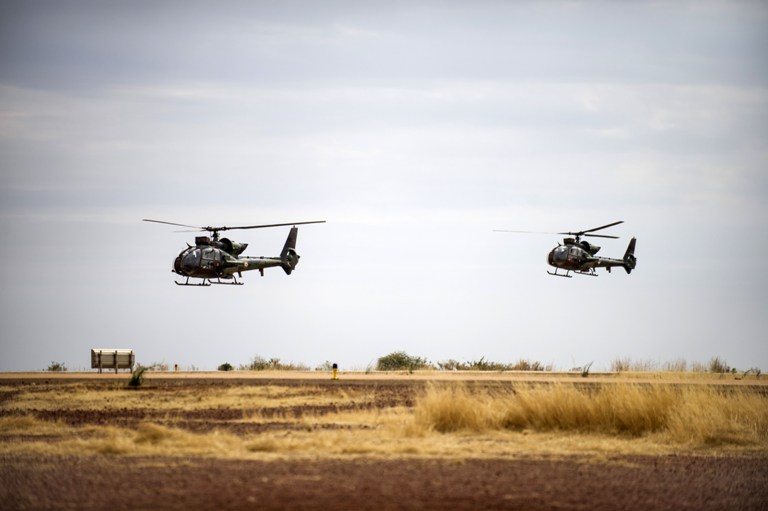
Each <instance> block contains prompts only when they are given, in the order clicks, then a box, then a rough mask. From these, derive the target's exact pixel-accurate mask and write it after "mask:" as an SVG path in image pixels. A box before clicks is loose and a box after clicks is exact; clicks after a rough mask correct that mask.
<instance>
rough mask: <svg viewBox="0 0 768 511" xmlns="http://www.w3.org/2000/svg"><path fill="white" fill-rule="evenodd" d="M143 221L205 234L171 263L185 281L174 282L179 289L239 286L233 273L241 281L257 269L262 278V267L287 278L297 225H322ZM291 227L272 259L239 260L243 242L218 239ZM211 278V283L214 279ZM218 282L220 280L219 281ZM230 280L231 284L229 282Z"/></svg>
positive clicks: (295, 258)
mask: <svg viewBox="0 0 768 511" xmlns="http://www.w3.org/2000/svg"><path fill="white" fill-rule="evenodd" d="M143 221H144V222H154V223H158V224H167V225H175V226H177V227H189V228H191V229H194V230H195V231H201V232H209V233H210V234H211V235H210V236H196V237H195V245H194V246H192V245H190V244H189V243H187V248H185V249H184V250H182V251H181V253H179V255H178V256H176V259H175V260H174V261H173V269H172V270H171V271H173V272H174V273H178V274H179V275H181V276H182V277H186V281H184V282H179V281H174V282H176V284H177V285H179V286H210V285H211V284H229V285H239V286H241V285H243V283H242V282H238V281H237V277H235V274H237V275H238V276H239V277H241V278H242V276H243V272H244V271H249V270H259V273H261V276H262V277H263V276H264V268H270V267H273V266H280V267H281V268H282V269H283V271H285V273H286V274H287V275H290V274H291V272H292V271H293V270H294V269H295V268H296V265H297V264H298V263H299V257H300V256H299V254H297V253H296V237H297V235H298V232H299V228H298V227H296V226H297V225H304V224H322V223H325V220H314V221H310V222H290V223H282V224H265V225H245V226H239V227H226V226H222V227H210V226H208V227H198V226H194V225H186V224H177V223H174V222H165V221H162V220H150V219H148V218H144V219H143ZM286 225H291V226H293V227H291V230H290V232H289V233H288V238H287V239H286V240H285V245H283V250H282V251H281V252H280V255H279V256H276V257H263V256H262V257H241V256H240V254H242V253H243V252H244V251H245V249H246V248H247V247H248V244H247V243H239V242H236V241H233V240H231V239H229V238H219V232H221V231H228V230H231V229H262V228H265V227H282V226H286ZM190 278H198V279H202V281H201V282H197V283H195V282H192V283H190V282H189V279H190ZM214 279H215V280H214ZM222 279H224V280H223V281H222ZM230 281H231V282H230Z"/></svg>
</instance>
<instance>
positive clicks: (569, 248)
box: [547, 238, 636, 277]
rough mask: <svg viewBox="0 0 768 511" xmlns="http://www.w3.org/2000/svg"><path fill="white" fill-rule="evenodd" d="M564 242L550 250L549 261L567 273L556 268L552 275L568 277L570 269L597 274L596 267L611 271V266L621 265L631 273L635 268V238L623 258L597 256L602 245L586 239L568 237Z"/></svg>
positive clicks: (551, 264)
mask: <svg viewBox="0 0 768 511" xmlns="http://www.w3.org/2000/svg"><path fill="white" fill-rule="evenodd" d="M563 243H564V244H563V245H558V246H557V247H555V248H553V249H552V250H550V252H549V254H547V263H548V264H549V265H550V266H554V267H555V268H558V269H563V270H566V273H565V275H563V274H560V273H557V270H555V272H554V273H552V272H550V274H551V275H558V276H563V277H566V276H569V275H568V272H570V271H573V272H576V273H581V274H587V275H596V273H595V268H605V269H607V270H608V271H609V272H610V271H611V268H613V267H616V266H620V267H622V268H624V269H625V270H626V272H627V273H630V272H631V271H632V270H633V269H634V268H635V264H636V258H635V256H634V251H635V243H636V240H635V238H632V240H631V241H630V242H629V246H628V247H627V252H626V253H625V254H624V258H623V259H614V258H610V257H597V256H595V254H596V253H597V252H598V251H599V250H600V247H598V246H595V245H592V244H590V243H588V242H586V241H575V240H573V239H572V238H566V239H564V240H563Z"/></svg>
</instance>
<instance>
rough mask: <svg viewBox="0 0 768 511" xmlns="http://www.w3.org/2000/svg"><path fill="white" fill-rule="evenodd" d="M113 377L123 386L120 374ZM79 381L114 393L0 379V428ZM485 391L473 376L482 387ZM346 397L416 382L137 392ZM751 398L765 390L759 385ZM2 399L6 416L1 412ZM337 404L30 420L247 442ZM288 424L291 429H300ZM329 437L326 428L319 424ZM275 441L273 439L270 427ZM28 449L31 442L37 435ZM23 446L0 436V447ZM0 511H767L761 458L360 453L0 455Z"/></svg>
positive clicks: (764, 457)
mask: <svg viewBox="0 0 768 511" xmlns="http://www.w3.org/2000/svg"><path fill="white" fill-rule="evenodd" d="M119 378H120V381H125V379H126V376H125V375H124V374H123V375H120V376H119ZM75 380H76V381H81V382H84V383H82V384H83V385H85V386H87V387H89V388H98V387H99V386H103V385H114V382H115V381H117V380H116V378H115V377H114V375H112V376H107V375H101V376H99V377H94V376H93V375H84V376H83V377H82V378H80V379H78V377H77V375H72V374H70V375H67V376H66V377H62V378H58V379H57V378H55V377H52V376H50V375H46V374H38V375H5V376H3V377H0V385H2V387H3V392H2V393H0V418H2V417H3V416H5V417H8V416H12V415H13V414H14V413H16V412H15V411H14V410H13V407H12V406H7V404H8V403H10V402H12V400H13V396H14V392H20V391H21V390H22V389H28V388H29V386H35V385H49V386H50V385H56V384H57V382H62V383H70V382H72V381H75ZM490 380H491V382H490V383H488V382H487V381H486V380H484V379H483V383H482V384H493V381H492V379H490ZM308 384H311V385H312V386H318V387H319V388H320V389H322V388H329V389H330V388H333V389H334V390H335V391H338V390H339V389H340V388H341V389H342V390H346V391H348V392H350V393H353V392H355V391H356V390H359V388H360V387H365V388H374V389H375V392H372V393H370V395H371V396H372V397H371V398H370V400H369V401H367V402H364V403H356V404H355V406H356V407H357V409H359V408H360V407H361V406H362V407H363V408H365V407H369V408H371V409H379V410H385V409H390V408H393V407H412V406H413V404H414V400H415V398H416V395H417V393H418V391H419V390H420V389H421V388H422V387H423V385H424V379H421V378H409V377H405V376H403V377H396V378H389V379H384V378H374V377H371V378H362V377H360V378H356V379H350V380H342V381H335V382H331V381H328V378H327V377H325V378H323V379H313V380H311V381H310V382H309V383H308V381H307V380H306V379H303V378H295V377H294V378H285V377H275V376H274V375H269V376H263V375H262V377H260V378H242V377H235V375H227V377H224V378H220V377H215V376H214V377H200V376H196V377H194V378H188V377H186V376H184V375H179V376H173V375H166V376H162V377H159V378H156V377H152V378H151V379H150V381H149V383H148V384H147V385H146V388H143V389H142V390H141V392H144V393H146V395H148V396H149V395H151V394H152V393H153V392H167V391H169V390H173V389H177V390H183V389H188V388H190V386H192V387H196V386H212V385H215V386H242V385H257V386H258V385H277V386H287V387H292V386H298V385H308ZM762 388H763V389H764V388H765V387H762ZM4 403H5V405H6V406H3V405H4ZM343 406H345V405H344V404H343V403H338V402H334V403H330V404H325V405H313V406H312V407H309V408H308V407H306V406H302V405H287V406H275V407H274V409H271V410H270V409H264V410H262V411H261V413H262V415H263V416H267V417H268V416H270V414H272V415H273V416H274V417H275V418H276V419H277V420H272V421H266V422H264V423H254V422H243V421H238V420H236V419H238V418H241V417H242V414H241V413H240V414H239V415H238V413H239V412H238V413H235V414H234V415H233V413H232V412H231V411H229V410H227V409H226V408H216V409H204V410H199V409H190V410H184V409H179V410H175V411H172V412H169V411H168V410H163V411H154V410H152V409H138V408H125V409H117V410H108V411H104V410H93V409H56V407H53V408H51V409H46V410H43V409H40V410H37V411H34V415H35V417H36V418H37V419H40V420H43V421H58V422H60V423H63V424H66V425H68V426H75V427H86V426H93V425H98V426H102V425H108V426H119V427H127V428H133V427H137V426H138V424H139V423H141V422H145V421H151V422H153V423H160V424H162V423H163V422H167V423H169V424H171V423H172V424H173V427H175V428H182V429H185V430H189V431H194V432H199V431H207V430H211V429H214V428H215V429H216V430H223V431H226V432H228V433H231V434H234V435H258V434H259V433H260V432H261V431H262V430H263V429H264V428H269V429H271V430H274V429H278V430H280V431H281V430H283V429H284V430H285V431H286V434H287V433H288V432H289V431H290V430H291V428H295V427H297V424H296V422H294V421H289V420H286V421H280V420H279V418H280V417H300V416H301V415H302V414H307V415H310V414H311V415H312V416H317V415H322V414H323V413H326V412H327V413H335V412H338V411H339V408H340V407H343ZM299 427H300V426H299ZM328 427H334V426H333V424H329V425H328ZM271 433H274V431H271ZM36 439H37V440H39V437H36ZM27 441H30V439H29V438H26V437H25V435H23V434H21V435H20V434H13V435H3V434H1V433H0V446H1V445H2V444H3V443H23V442H27ZM0 509H3V510H6V509H7V510H12V509H19V510H22V509H41V510H42V509H85V510H88V509H110V510H112V511H119V510H123V509H126V510H127V509H131V510H136V509H168V510H185V511H186V510H190V509H198V510H206V509H235V510H237V509H323V510H329V509H377V510H378V509H526V510H556V509H557V510H562V509H589V510H590V511H599V510H609V509H610V510H615V509H626V510H634V509H637V510H666V509H669V510H673V509H674V510H680V509H691V510H694V509H695V510H709V509H712V510H714V509H717V510H723V509H740V510H752V509H754V510H765V509H768V453H765V452H762V453H754V452H752V453H749V454H728V455H723V454H716V455H713V454H706V453H705V454H696V453H694V454H691V453H687V454H683V455H680V454H672V455H648V456H645V455H637V454H632V455H609V456H602V457H595V456H590V455H588V454H585V455H559V456H540V455H537V456H533V455H531V456H527V455H525V454H522V455H518V456H514V457H511V458H510V457H500V458H494V457H492V456H491V457H483V458H465V459H456V458H449V459H446V458H430V457H419V456H410V457H409V456H403V457H397V458H393V459H387V458H383V457H371V456H365V455H358V456H355V455H351V456H334V457H325V456H315V457H306V458H303V459H291V458H286V459H277V460H240V459H232V460H230V459H220V458H209V457H200V456H185V457H171V456H149V457H129V456H119V455H108V454H107V455H104V454H102V455H89V456H72V455H69V454H55V453H46V454H40V453H33V452H23V451H22V452H21V453H19V452H18V451H14V452H13V453H8V452H6V451H2V450H0Z"/></svg>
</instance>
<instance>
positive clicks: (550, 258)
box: [496, 220, 637, 278]
mask: <svg viewBox="0 0 768 511" xmlns="http://www.w3.org/2000/svg"><path fill="white" fill-rule="evenodd" d="M622 223H624V221H623V220H620V221H618V222H613V223H610V224H606V225H602V226H600V227H594V228H592V229H585V230H583V231H578V232H558V233H544V232H535V231H508V230H502V229H496V232H516V233H529V234H562V235H565V236H574V237H573V238H570V237H569V238H564V239H563V244H562V245H561V244H560V243H558V244H557V246H556V247H555V248H553V249H552V250H550V251H549V254H547V263H549V265H550V266H554V268H555V271H554V272H551V271H547V273H549V274H550V275H554V276H556V277H568V278H571V277H572V275H571V274H570V273H571V272H573V273H577V274H579V275H590V276H592V277H597V272H596V271H595V268H605V269H606V270H608V273H610V272H611V268H614V267H616V266H620V267H622V268H624V270H625V271H626V272H627V274H629V273H632V270H634V269H635V266H636V265H637V258H636V257H635V245H636V244H637V239H636V238H632V239H631V240H630V241H629V245H628V246H627V250H626V251H625V252H624V257H623V258H621V259H614V258H611V257H597V256H596V255H595V254H597V253H598V251H600V247H598V246H597V245H593V244H592V243H590V242H588V241H582V239H581V237H582V236H585V237H586V236H590V237H593V238H612V239H618V236H610V235H608V234H591V233H593V232H595V231H600V230H602V229H606V228H608V227H613V226H614V225H618V224H622ZM559 270H565V273H560V272H559Z"/></svg>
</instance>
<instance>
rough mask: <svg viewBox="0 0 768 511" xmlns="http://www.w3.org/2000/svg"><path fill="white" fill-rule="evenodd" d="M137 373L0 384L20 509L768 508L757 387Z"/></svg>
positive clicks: (3, 439) (2, 439) (558, 378)
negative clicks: (135, 380)
mask: <svg viewBox="0 0 768 511" xmlns="http://www.w3.org/2000/svg"><path fill="white" fill-rule="evenodd" d="M129 376H130V375H128V374H125V373H123V374H121V375H114V374H103V375H95V374H77V373H70V374H66V373H64V374H60V375H58V374H57V375H54V374H50V373H37V374H6V375H0V460H2V468H0V502H2V503H4V504H3V506H2V507H3V509H64V508H69V507H77V508H83V509H88V508H93V509H98V508H103V507H110V508H112V509H128V508H132V509H135V508H136V503H137V502H138V503H142V502H143V503H144V504H145V506H149V507H155V508H166V509H188V508H189V507H191V506H194V507H196V508H204V509H207V508H210V509H214V508H216V509H220V508H222V507H221V506H223V507H226V508H231V509H247V508H252V507H254V505H256V504H258V506H259V507H261V508H274V509H285V508H302V509H315V508H320V507H328V506H333V505H334V502H338V504H337V506H341V508H343V509H346V508H358V509H430V508H435V509H437V508H445V507H446V504H447V507H451V508H459V509H476V508H492V509H493V508H505V509H518V508H519V509H578V508H584V507H589V508H590V509H616V508H623V509H689V508H690V509H714V508H715V507H716V506H723V505H725V506H726V507H727V508H733V505H734V504H737V506H736V507H737V508H739V509H765V508H766V507H767V506H768V489H767V488H768V382H766V381H763V380H759V379H755V378H753V379H743V380H736V379H734V378H733V377H731V376H726V377H711V376H710V375H699V377H698V378H694V377H691V376H690V375H670V374H626V373H622V375H621V376H620V377H617V376H615V375H607V374H606V375H592V376H590V377H589V378H580V377H573V376H572V375H547V374H544V375H542V374H536V375H531V374H507V373H504V374H499V373H496V374H493V373H491V374H486V373H464V374H454V373H448V374H445V373H440V372H425V373H413V374H389V375H383V374H370V375H366V374H342V375H341V377H340V379H339V380H335V381H334V380H331V379H330V377H329V375H327V374H322V373H295V372H291V373H266V372H264V373H262V372H259V373H251V372H234V373H215V374H212V373H181V374H178V373H174V374H149V375H148V376H147V378H146V379H145V381H144V383H143V385H142V386H140V387H139V388H130V387H128V386H127V385H126V383H127V381H128V379H129ZM275 474H282V475H281V476H280V477H277V478H276V476H275ZM160 482H162V484H161V485H160V486H158V487H157V489H155V490H154V491H152V492H149V493H148V492H147V490H146V488H147V487H153V486H152V485H158V484H160ZM102 485H104V486H105V487H108V488H111V487H115V486H118V487H119V491H115V492H114V493H110V492H108V491H107V492H97V493H95V494H93V495H92V494H90V493H88V492H83V491H82V488H83V487H86V488H89V487H93V488H99V487H101V486H102ZM233 492H234V493H233ZM334 495H336V496H334ZM341 496H343V500H341V501H337V498H340V497H341ZM142 499H143V500H142ZM138 507H139V508H141V507H142V506H138Z"/></svg>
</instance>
